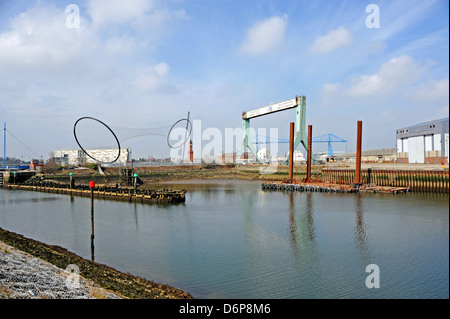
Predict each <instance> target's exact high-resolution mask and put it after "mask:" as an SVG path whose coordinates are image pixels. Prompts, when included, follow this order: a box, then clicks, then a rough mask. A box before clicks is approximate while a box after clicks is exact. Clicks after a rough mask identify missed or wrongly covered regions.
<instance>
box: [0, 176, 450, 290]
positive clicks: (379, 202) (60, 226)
mask: <svg viewBox="0 0 450 319" xmlns="http://www.w3.org/2000/svg"><path fill="white" fill-rule="evenodd" d="M202 183H205V182H202ZM188 186H190V187H191V189H190V190H188V193H187V197H186V203H183V204H178V205H162V204H161V205H157V204H155V205H146V204H140V203H133V204H132V203H126V202H120V203H119V202H114V201H107V200H96V202H95V205H96V207H95V209H96V212H95V222H96V225H95V227H96V229H95V232H96V236H97V237H96V238H95V247H94V241H92V245H91V247H89V242H88V236H89V235H90V231H89V230H90V229H89V224H90V221H91V220H90V218H89V214H90V206H89V204H90V203H89V199H88V198H83V197H75V198H70V197H69V196H66V195H54V196H53V195H52V196H51V197H55V198H61V200H60V201H52V200H49V201H46V200H44V201H37V202H35V201H34V199H32V198H39V197H40V196H42V197H43V198H45V197H49V195H48V194H44V193H32V192H26V191H20V192H16V191H11V190H5V189H0V200H2V199H3V202H4V203H6V204H7V205H5V206H6V207H4V206H0V227H2V228H5V229H8V230H11V231H14V232H17V233H21V234H24V235H26V236H28V237H30V238H34V239H37V240H40V241H43V242H46V243H48V244H54V245H59V246H61V247H65V248H67V249H68V250H70V251H73V252H75V253H77V254H79V255H80V256H82V257H84V258H92V259H94V257H95V261H96V262H99V263H104V264H107V265H109V266H112V267H114V268H116V269H118V270H121V271H124V272H129V273H133V274H136V275H138V276H142V277H145V278H148V279H151V280H154V281H155V282H162V283H167V284H169V285H173V286H175V287H178V288H181V289H184V290H186V291H189V292H191V293H192V294H193V296H194V297H199V298H202V297H203V298H207V297H208V298H212V297H215V296H217V298H423V297H425V298H448V219H449V217H448V216H449V215H448V203H449V202H448V194H447V196H438V195H434V194H420V195H416V194H412V193H408V194H403V195H397V196H383V194H336V193H309V192H308V193H295V192H294V193H291V192H289V193H287V192H266V191H262V190H261V188H260V185H259V183H258V184H256V183H250V182H245V183H243V182H228V181H223V183H222V184H218V183H215V184H211V183H210V184H209V185H208V184H206V183H205V184H200V183H197V184H195V183H191V184H190V185H188ZM165 187H167V186H165ZM170 188H177V189H181V188H183V189H184V185H183V186H180V185H178V187H173V186H171V187H170ZM208 189H209V190H208ZM28 198H29V199H32V200H28V201H27V199H28ZM69 198H70V202H69ZM15 200H23V201H18V202H14V201H15ZM17 203H20V204H17ZM93 226H94V225H93V223H91V227H93ZM92 239H93V238H92ZM89 248H91V251H89ZM94 248H95V249H96V251H95V253H94ZM372 263H374V264H378V265H380V267H382V269H385V270H389V271H384V272H383V274H382V280H383V281H384V282H385V283H386V285H385V286H384V288H382V289H378V290H374V289H367V288H366V286H365V284H364V283H365V279H366V277H365V275H366V274H365V272H364V271H365V267H366V266H367V265H368V264H372ZM382 271H383V270H382ZM387 283H389V285H387ZM382 285H383V284H382ZM412 288H413V289H412Z"/></svg>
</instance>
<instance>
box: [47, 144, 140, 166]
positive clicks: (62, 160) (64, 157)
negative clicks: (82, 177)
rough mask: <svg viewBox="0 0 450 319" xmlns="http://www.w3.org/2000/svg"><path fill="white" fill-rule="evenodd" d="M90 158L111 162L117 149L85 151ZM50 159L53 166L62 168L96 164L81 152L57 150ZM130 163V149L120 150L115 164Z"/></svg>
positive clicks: (51, 154)
mask: <svg viewBox="0 0 450 319" xmlns="http://www.w3.org/2000/svg"><path fill="white" fill-rule="evenodd" d="M86 151H87V152H88V153H89V154H90V155H91V156H92V157H94V158H95V159H97V160H98V161H100V162H112V161H113V160H114V159H115V158H116V157H117V153H118V151H119V150H118V149H92V150H86ZM50 159H51V160H53V161H54V162H55V164H58V165H62V166H68V165H69V166H70V165H73V166H78V165H83V164H86V163H96V161H95V160H93V159H92V158H90V157H89V156H87V155H86V153H84V152H83V151H82V150H57V151H54V152H52V153H50ZM130 161H131V149H130V148H121V150H120V156H119V158H118V159H117V161H116V162H115V163H119V164H125V163H127V162H130Z"/></svg>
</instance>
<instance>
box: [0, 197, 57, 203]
mask: <svg viewBox="0 0 450 319" xmlns="http://www.w3.org/2000/svg"><path fill="white" fill-rule="evenodd" d="M57 200H61V197H36V198H16V197H14V198H12V199H0V204H1V205H14V204H21V203H30V202H31V203H38V202H52V201H57Z"/></svg>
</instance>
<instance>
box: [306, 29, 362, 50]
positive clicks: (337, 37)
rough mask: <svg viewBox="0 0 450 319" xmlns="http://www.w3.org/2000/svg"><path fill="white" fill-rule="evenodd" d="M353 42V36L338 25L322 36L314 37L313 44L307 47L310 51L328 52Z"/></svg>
mask: <svg viewBox="0 0 450 319" xmlns="http://www.w3.org/2000/svg"><path fill="white" fill-rule="evenodd" d="M352 44H353V38H352V36H351V35H350V32H349V31H348V30H347V29H346V28H344V27H340V28H338V29H336V30H331V31H330V32H328V33H327V34H326V35H324V36H320V37H318V38H317V39H316V41H315V42H314V44H313V45H312V46H311V47H310V48H309V52H310V53H328V52H331V51H334V50H337V49H339V48H341V47H349V46H351V45H352Z"/></svg>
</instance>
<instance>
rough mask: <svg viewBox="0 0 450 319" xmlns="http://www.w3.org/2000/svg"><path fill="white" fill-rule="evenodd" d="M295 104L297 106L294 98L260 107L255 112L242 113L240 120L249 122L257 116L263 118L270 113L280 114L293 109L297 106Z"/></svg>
mask: <svg viewBox="0 0 450 319" xmlns="http://www.w3.org/2000/svg"><path fill="white" fill-rule="evenodd" d="M297 104H298V103H297V98H295V99H290V100H287V101H284V102H279V103H275V104H271V105H267V106H264V107H261V108H259V109H256V110H252V111H248V112H244V113H243V114H242V119H243V120H249V119H252V118H255V117H258V116H263V115H267V114H270V113H276V112H280V111H284V110H288V109H293V108H294V107H296V106H297Z"/></svg>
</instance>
